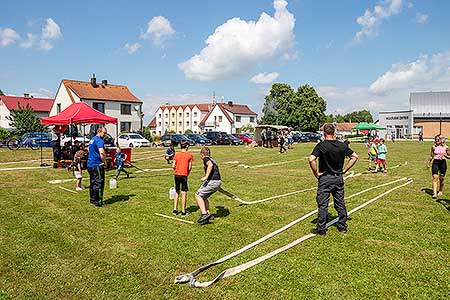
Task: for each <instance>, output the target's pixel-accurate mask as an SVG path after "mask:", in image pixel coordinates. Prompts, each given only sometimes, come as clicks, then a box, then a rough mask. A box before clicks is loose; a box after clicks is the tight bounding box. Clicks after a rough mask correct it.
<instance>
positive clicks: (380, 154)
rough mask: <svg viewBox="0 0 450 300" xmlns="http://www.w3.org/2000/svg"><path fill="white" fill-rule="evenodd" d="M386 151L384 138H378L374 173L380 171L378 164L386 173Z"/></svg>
mask: <svg viewBox="0 0 450 300" xmlns="http://www.w3.org/2000/svg"><path fill="white" fill-rule="evenodd" d="M386 153H387V147H386V145H385V144H384V139H380V143H379V145H378V148H377V167H376V169H375V173H376V172H378V171H381V169H380V164H382V165H383V172H384V173H387V170H386Z"/></svg>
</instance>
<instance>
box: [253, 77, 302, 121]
mask: <svg viewBox="0 0 450 300" xmlns="http://www.w3.org/2000/svg"><path fill="white" fill-rule="evenodd" d="M293 98H295V92H294V90H293V89H292V87H291V86H290V85H289V84H285V83H275V84H274V85H272V88H271V89H270V93H269V95H267V96H266V97H265V100H266V101H265V102H264V107H263V113H264V116H263V118H262V120H261V121H262V123H263V124H279V125H285V124H286V122H287V118H288V116H289V114H290V112H291V104H290V102H291V101H292V100H293Z"/></svg>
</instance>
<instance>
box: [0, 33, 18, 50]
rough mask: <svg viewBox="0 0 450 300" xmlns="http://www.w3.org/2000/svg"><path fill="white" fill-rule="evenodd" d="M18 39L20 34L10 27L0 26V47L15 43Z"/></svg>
mask: <svg viewBox="0 0 450 300" xmlns="http://www.w3.org/2000/svg"><path fill="white" fill-rule="evenodd" d="M18 40H20V35H19V34H18V33H17V32H16V31H15V30H14V29H11V28H5V29H2V28H0V47H6V46H9V45H12V44H15V43H16V42H17V41H18Z"/></svg>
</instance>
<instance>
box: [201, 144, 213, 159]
mask: <svg viewBox="0 0 450 300" xmlns="http://www.w3.org/2000/svg"><path fill="white" fill-rule="evenodd" d="M200 154H202V155H203V156H208V157H209V156H211V150H210V149H209V148H208V147H206V146H205V147H203V148H202V149H201V150H200Z"/></svg>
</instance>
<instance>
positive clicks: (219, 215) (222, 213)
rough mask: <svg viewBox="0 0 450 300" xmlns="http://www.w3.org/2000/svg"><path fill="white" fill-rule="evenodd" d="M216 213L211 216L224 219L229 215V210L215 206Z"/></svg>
mask: <svg viewBox="0 0 450 300" xmlns="http://www.w3.org/2000/svg"><path fill="white" fill-rule="evenodd" d="M216 209H217V211H216V213H215V214H213V216H214V218H224V217H226V216H228V215H229V214H230V210H229V209H228V208H225V207H223V206H216Z"/></svg>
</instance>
